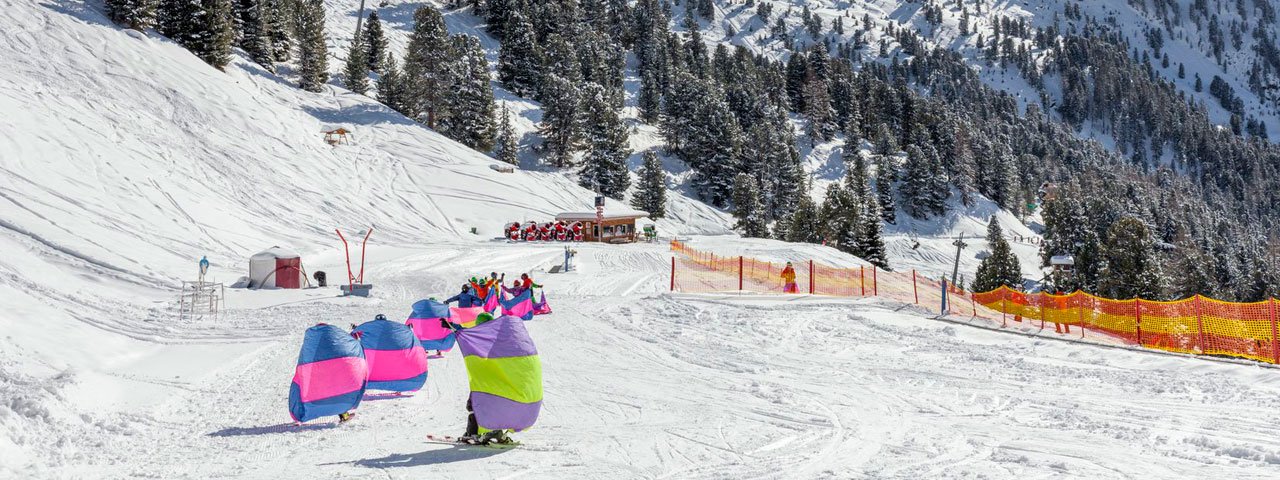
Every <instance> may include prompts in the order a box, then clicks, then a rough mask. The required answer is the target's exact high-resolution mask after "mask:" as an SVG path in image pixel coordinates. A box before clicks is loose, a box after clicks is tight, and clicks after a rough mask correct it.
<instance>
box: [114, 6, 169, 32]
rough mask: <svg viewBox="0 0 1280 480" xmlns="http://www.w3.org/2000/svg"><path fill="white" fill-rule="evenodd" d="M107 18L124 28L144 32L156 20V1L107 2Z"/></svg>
mask: <svg viewBox="0 0 1280 480" xmlns="http://www.w3.org/2000/svg"><path fill="white" fill-rule="evenodd" d="M105 3H106V7H107V17H108V18H110V19H111V21H113V22H116V25H120V26H121V27H124V28H132V29H134V30H138V31H143V30H146V29H147V27H150V26H151V24H152V22H154V21H155V19H156V0H105Z"/></svg>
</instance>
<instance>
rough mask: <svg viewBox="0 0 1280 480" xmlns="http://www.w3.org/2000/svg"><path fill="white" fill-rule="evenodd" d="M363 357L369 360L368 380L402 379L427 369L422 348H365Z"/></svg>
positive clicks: (419, 373) (420, 373)
mask: <svg viewBox="0 0 1280 480" xmlns="http://www.w3.org/2000/svg"><path fill="white" fill-rule="evenodd" d="M364 357H365V358H366V359H368V360H369V381H371V382H386V381H391V380H404V379H406V378H413V377H416V376H418V375H422V372H425V371H427V356H426V355H423V354H422V350H420V349H416V348H406V349H403V350H365V351H364Z"/></svg>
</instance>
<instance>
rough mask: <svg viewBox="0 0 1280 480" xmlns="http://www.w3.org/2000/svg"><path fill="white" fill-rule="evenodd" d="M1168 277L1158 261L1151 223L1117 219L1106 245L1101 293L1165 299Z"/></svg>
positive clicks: (1118, 297) (1104, 244) (1103, 248)
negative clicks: (1165, 278)
mask: <svg viewBox="0 0 1280 480" xmlns="http://www.w3.org/2000/svg"><path fill="white" fill-rule="evenodd" d="M1164 290H1165V286H1164V276H1163V274H1162V273H1161V268H1160V264H1159V262H1157V261H1156V258H1155V239H1153V238H1152V237H1151V230H1150V229H1148V228H1147V224H1145V223H1143V222H1142V220H1139V219H1137V218H1134V217H1124V218H1121V219H1119V220H1116V221H1115V223H1113V224H1111V227H1110V228H1108V229H1107V239H1106V241H1105V242H1104V243H1103V245H1102V269H1101V271H1100V272H1099V274H1098V294H1099V295H1101V296H1104V297H1107V298H1114V299H1118V300H1123V299H1129V298H1134V297H1138V298H1143V299H1148V300H1161V299H1163V298H1164Z"/></svg>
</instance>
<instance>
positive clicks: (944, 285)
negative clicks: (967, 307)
mask: <svg viewBox="0 0 1280 480" xmlns="http://www.w3.org/2000/svg"><path fill="white" fill-rule="evenodd" d="M947 286H948V285H947V277H946V276H943V277H942V308H939V309H938V315H947V314H950V313H951V306H950V305H947V300H948V298H947V297H949V296H950V294H951V292H950V290H948V289H947Z"/></svg>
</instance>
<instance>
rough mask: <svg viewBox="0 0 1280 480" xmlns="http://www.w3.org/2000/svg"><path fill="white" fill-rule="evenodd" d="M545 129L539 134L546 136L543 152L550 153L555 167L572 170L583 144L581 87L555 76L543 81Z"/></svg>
mask: <svg viewBox="0 0 1280 480" xmlns="http://www.w3.org/2000/svg"><path fill="white" fill-rule="evenodd" d="M542 82H543V85H542V91H543V97H544V98H545V101H543V102H542V125H540V126H539V128H538V131H539V133H541V134H542V138H543V142H542V149H543V150H545V151H546V152H547V159H548V161H549V162H550V163H551V165H552V166H555V167H561V168H563V167H568V166H571V165H573V163H574V162H573V153H574V152H575V151H577V150H578V149H579V147H580V145H581V142H582V132H581V129H582V127H581V123H580V122H579V116H580V115H581V99H580V97H579V91H578V86H577V85H574V84H573V82H570V81H569V80H568V79H565V78H564V77H561V76H560V75H557V74H555V73H551V74H548V75H547V76H546V77H545V78H543V81H542Z"/></svg>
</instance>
